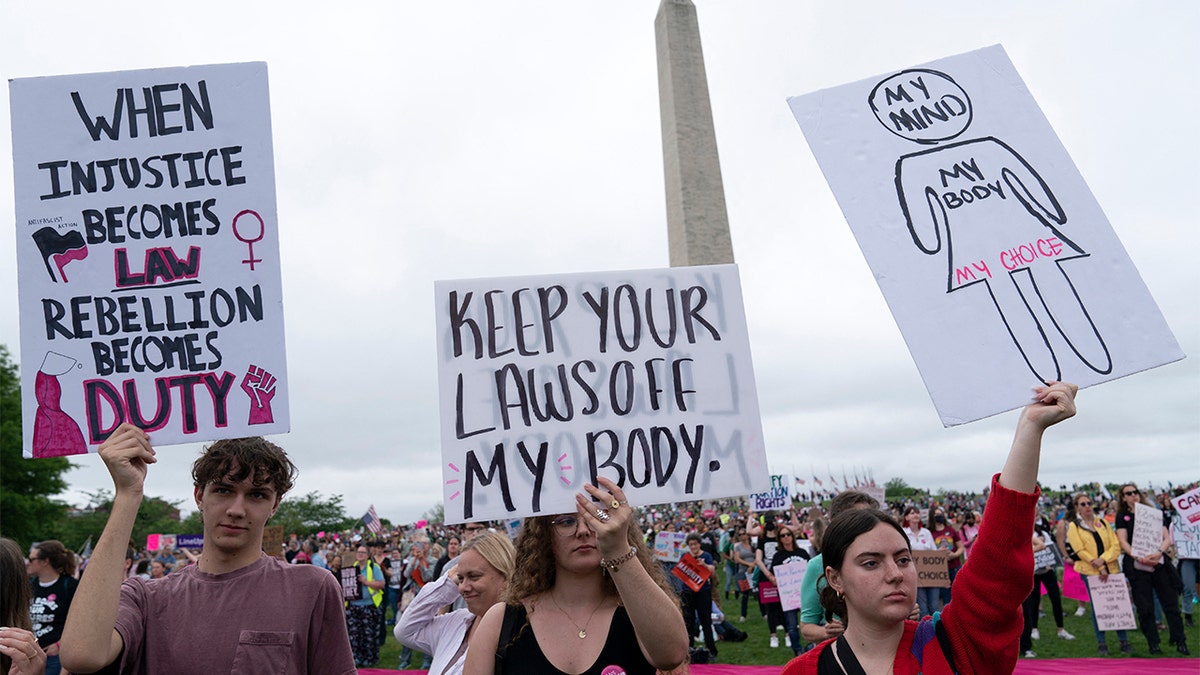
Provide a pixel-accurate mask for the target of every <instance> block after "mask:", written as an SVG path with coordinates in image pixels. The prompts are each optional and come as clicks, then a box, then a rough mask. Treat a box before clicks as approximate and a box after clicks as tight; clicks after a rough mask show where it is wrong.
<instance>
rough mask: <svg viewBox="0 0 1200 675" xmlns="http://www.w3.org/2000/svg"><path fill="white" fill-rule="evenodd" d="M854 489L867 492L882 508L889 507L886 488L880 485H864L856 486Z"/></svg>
mask: <svg viewBox="0 0 1200 675" xmlns="http://www.w3.org/2000/svg"><path fill="white" fill-rule="evenodd" d="M854 489H855V490H858V491H859V492H862V493H864V494H866V495H867V496H868V497H870V498H872V499H874V500H875V501H877V502H879V506H880V508H883V509H887V498H886V495H887V492H886V491H885V490H884V488H883V487H881V486H879V485H864V486H862V487H856V488H854Z"/></svg>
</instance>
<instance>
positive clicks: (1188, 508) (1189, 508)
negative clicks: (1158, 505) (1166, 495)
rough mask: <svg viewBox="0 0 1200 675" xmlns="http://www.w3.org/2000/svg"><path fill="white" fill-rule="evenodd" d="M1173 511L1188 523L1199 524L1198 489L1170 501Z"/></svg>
mask: <svg viewBox="0 0 1200 675" xmlns="http://www.w3.org/2000/svg"><path fill="white" fill-rule="evenodd" d="M1171 503H1172V504H1174V505H1175V510H1177V511H1179V514H1180V515H1182V516H1183V519H1184V520H1186V521H1188V522H1189V523H1196V522H1200V488H1196V489H1195V490H1192V491H1191V492H1186V493H1184V494H1182V495H1179V496H1178V497H1176V498H1174V499H1172V500H1171Z"/></svg>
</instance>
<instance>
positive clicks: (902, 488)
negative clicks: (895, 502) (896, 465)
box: [883, 478, 917, 499]
mask: <svg viewBox="0 0 1200 675" xmlns="http://www.w3.org/2000/svg"><path fill="white" fill-rule="evenodd" d="M883 494H884V497H886V498H888V499H891V498H892V497H911V496H913V495H915V494H917V489H916V488H915V487H912V486H911V485H909V484H908V481H906V480H904V479H903V478H892V479H890V480H888V482H886V483H884V484H883Z"/></svg>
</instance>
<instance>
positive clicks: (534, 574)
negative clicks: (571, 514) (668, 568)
mask: <svg viewBox="0 0 1200 675" xmlns="http://www.w3.org/2000/svg"><path fill="white" fill-rule="evenodd" d="M557 517H558V516H534V517H532V518H526V519H525V522H524V524H522V525H521V534H519V535H518V536H517V541H516V546H517V559H516V569H515V570H514V571H513V575H512V578H511V579H509V580H508V590H507V591H506V592H505V594H504V600H505V602H507V603H508V604H510V605H514V606H515V605H520V604H521V601H522V600H524V599H526V598H530V597H533V596H535V595H537V594H539V593H545V592H546V591H549V590H550V589H551V588H553V587H554V582H555V579H556V576H557V568H556V567H555V564H554V537H556V536H558V535H557V534H555V532H554V525H552V524H551V523H552V521H553V520H554V519H555V518H557ZM625 538H626V540H628V541H629V545H630V546H632V547H633V548H634V550H636V551H637V555H636V558H637V560H638V562H640V563H641V564H642V567H644V568H645V569H646V572H648V573H649V574H650V578H651V579H653V580H654V583H656V584H658V586H659V588H661V589H663V591H664V592H665V593H666V594H667V595H668V596H669V597H671V598H672V599H674V600H675V602H676V604H678V602H679V598H678V597H676V595H675V591H674V589H672V588H671V584H670V583H669V582H668V581H667V578H666V576H665V575H663V571H662V565H660V564H659V562H658V561H657V560H655V558H654V552H653V551H651V550H650V549H649V548H648V547H647V546H646V542H645V541H643V539H642V533H641V531H640V530H639V529H638V526H637V523H635V522H634V521H633V519H630V521H629V527H628V529H627V530H626V536H625ZM631 562H632V561H631ZM631 562H630V563H625V564H626V565H628V564H631ZM602 577H603V581H602V584H603V588H604V592H605V593H606V594H608V595H615V596H618V601H619V600H620V597H619V594H618V593H617V586H616V584H614V583H613V580H612V577H611V576H610V575H609V574H607V573H606V574H603V575H602Z"/></svg>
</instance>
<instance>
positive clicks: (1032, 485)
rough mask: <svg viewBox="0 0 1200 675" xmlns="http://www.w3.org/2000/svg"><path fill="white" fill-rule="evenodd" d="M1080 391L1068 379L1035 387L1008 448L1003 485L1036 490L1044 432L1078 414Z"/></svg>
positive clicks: (1020, 490) (1003, 472)
mask: <svg viewBox="0 0 1200 675" xmlns="http://www.w3.org/2000/svg"><path fill="white" fill-rule="evenodd" d="M1078 391H1079V387H1077V386H1075V385H1073V384H1068V383H1066V382H1051V383H1050V384H1049V385H1047V386H1044V387H1038V388H1037V389H1036V390H1035V394H1034V402H1033V403H1031V404H1029V405H1027V406H1025V409H1024V410H1022V411H1021V418H1020V419H1019V420H1018V421H1017V433H1016V435H1015V437H1014V438H1013V443H1012V448H1011V449H1010V450H1009V451H1008V460H1007V461H1006V462H1005V463H1004V468H1003V469H1002V470H1001V471H1000V484H1001V485H1003V486H1004V487H1006V488H1008V489H1010V490H1015V491H1017V492H1024V493H1026V494H1029V493H1032V492H1033V491H1034V490H1035V489H1037V475H1038V462H1039V459H1040V457H1041V452H1042V434H1043V433H1045V431H1046V429H1049V428H1050V427H1052V426H1054V425H1055V424H1058V423H1059V422H1061V421H1063V420H1065V419H1068V418H1070V417H1073V416H1074V415H1075V393H1076V392H1078Z"/></svg>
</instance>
